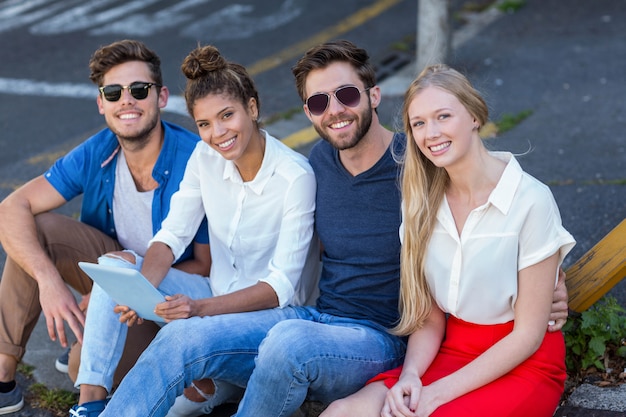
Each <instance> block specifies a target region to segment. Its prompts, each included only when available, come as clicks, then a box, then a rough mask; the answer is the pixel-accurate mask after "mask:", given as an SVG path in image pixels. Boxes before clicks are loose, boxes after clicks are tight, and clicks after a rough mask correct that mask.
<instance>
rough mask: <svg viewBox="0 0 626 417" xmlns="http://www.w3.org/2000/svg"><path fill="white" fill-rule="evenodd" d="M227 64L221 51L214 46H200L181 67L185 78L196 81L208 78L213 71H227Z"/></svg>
mask: <svg viewBox="0 0 626 417" xmlns="http://www.w3.org/2000/svg"><path fill="white" fill-rule="evenodd" d="M226 66H227V62H226V60H225V59H224V57H223V56H222V55H221V54H220V51H219V50H218V49H217V48H216V47H214V46H212V45H207V46H202V47H200V46H198V47H197V48H196V49H194V50H193V51H191V52H190V53H189V55H187V57H186V58H185V60H184V61H183V63H182V65H181V70H182V71H183V74H185V77H187V79H190V80H195V79H198V78H202V77H205V76H207V75H208V74H209V73H211V72H213V71H220V70H223V69H225V68H226Z"/></svg>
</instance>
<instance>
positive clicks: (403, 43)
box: [391, 35, 415, 52]
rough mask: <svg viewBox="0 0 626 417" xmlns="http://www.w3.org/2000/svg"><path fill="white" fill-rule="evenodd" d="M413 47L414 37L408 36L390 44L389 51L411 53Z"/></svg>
mask: <svg viewBox="0 0 626 417" xmlns="http://www.w3.org/2000/svg"><path fill="white" fill-rule="evenodd" d="M414 47H415V36H414V35H408V36H405V37H404V38H402V40H399V41H397V42H394V43H392V44H391V49H393V50H394V51H399V52H411V51H412V50H413V49H414Z"/></svg>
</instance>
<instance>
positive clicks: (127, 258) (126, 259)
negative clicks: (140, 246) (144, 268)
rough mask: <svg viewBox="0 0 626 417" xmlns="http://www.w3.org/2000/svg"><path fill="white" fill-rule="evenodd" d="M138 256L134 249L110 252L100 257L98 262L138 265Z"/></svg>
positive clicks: (103, 263) (124, 265)
mask: <svg viewBox="0 0 626 417" xmlns="http://www.w3.org/2000/svg"><path fill="white" fill-rule="evenodd" d="M137 256H138V255H137V254H136V253H135V252H134V251H132V250H123V251H115V252H109V253H105V254H104V255H102V256H101V257H99V258H98V263H99V264H100V265H110V266H122V267H128V266H132V267H136V266H137Z"/></svg>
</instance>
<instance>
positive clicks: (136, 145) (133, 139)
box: [109, 115, 159, 150]
mask: <svg viewBox="0 0 626 417" xmlns="http://www.w3.org/2000/svg"><path fill="white" fill-rule="evenodd" d="M158 123H159V119H158V117H156V115H155V117H153V118H152V119H150V120H149V121H148V123H147V124H146V126H145V127H144V128H143V129H141V130H139V131H138V132H137V133H135V134H133V135H132V136H127V135H124V134H123V133H121V132H119V131H118V130H117V129H115V127H111V126H109V129H111V131H112V132H113V133H115V135H116V136H117V137H118V139H119V140H120V141H122V142H124V143H126V145H129V146H132V147H133V149H135V150H138V149H141V148H143V147H144V146H146V144H147V143H148V141H149V139H150V134H151V133H152V132H153V131H154V129H155V128H156V126H157V124H158Z"/></svg>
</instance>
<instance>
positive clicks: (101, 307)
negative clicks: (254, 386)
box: [75, 255, 213, 393]
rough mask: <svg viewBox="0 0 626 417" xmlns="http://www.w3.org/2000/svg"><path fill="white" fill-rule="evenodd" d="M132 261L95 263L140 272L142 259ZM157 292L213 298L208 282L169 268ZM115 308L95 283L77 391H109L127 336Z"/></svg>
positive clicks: (111, 259)
mask: <svg viewBox="0 0 626 417" xmlns="http://www.w3.org/2000/svg"><path fill="white" fill-rule="evenodd" d="M135 257H136V263H135V264H133V263H131V262H128V261H126V260H124V259H122V258H118V257H111V256H101V257H100V258H99V259H98V263H100V264H103V265H113V266H121V267H125V268H134V269H137V270H139V269H141V265H142V263H143V259H142V258H141V257H140V256H138V255H135ZM158 289H159V291H161V293H163V294H164V295H174V294H186V295H187V296H189V297H191V298H194V299H198V298H207V297H212V296H213V293H212V291H211V287H210V286H209V280H208V278H206V277H202V276H200V275H194V274H189V273H186V272H183V271H180V270H178V269H175V268H170V270H169V272H168V273H167V275H166V276H165V278H164V279H163V281H162V282H161V284H160V285H159V287H158ZM115 305H116V303H115V302H114V301H113V300H112V299H111V297H109V296H108V294H107V293H106V292H105V291H104V290H103V289H102V288H100V286H99V285H97V284H95V283H94V285H93V288H92V291H91V297H90V299H89V308H88V309H87V317H86V319H85V331H84V335H83V346H82V350H81V362H80V367H79V370H78V377H77V378H76V383H75V386H76V387H77V388H78V387H79V386H80V385H81V384H89V385H97V386H101V387H104V388H105V389H106V390H107V392H109V393H110V392H111V391H112V387H113V376H114V374H115V370H116V368H117V365H118V363H119V361H120V358H121V356H122V352H123V350H124V344H125V342H126V334H127V333H128V326H127V325H126V323H120V321H119V315H118V314H116V313H115V312H113V308H114V307H115Z"/></svg>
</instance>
